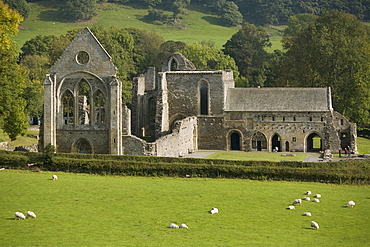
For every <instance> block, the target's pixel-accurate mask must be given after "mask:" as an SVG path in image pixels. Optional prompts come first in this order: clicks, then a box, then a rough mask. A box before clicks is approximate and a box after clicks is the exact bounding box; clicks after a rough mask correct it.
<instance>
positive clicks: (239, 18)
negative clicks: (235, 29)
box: [220, 2, 243, 26]
mask: <svg viewBox="0 0 370 247" xmlns="http://www.w3.org/2000/svg"><path fill="white" fill-rule="evenodd" d="M238 9H239V8H238V6H237V5H236V4H235V3H234V2H226V3H225V4H224V5H223V6H222V8H221V11H220V12H221V14H220V17H221V19H222V20H223V22H225V24H226V25H228V26H237V25H241V24H243V15H242V14H241V13H240V12H239V10H238Z"/></svg>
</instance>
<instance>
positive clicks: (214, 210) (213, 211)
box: [209, 208, 218, 214]
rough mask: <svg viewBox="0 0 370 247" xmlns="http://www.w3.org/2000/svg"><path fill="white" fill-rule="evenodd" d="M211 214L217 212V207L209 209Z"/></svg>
mask: <svg viewBox="0 0 370 247" xmlns="http://www.w3.org/2000/svg"><path fill="white" fill-rule="evenodd" d="M209 212H210V213H211V214H218V209H217V208H212V209H211V211H209Z"/></svg>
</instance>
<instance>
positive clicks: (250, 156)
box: [207, 151, 307, 162]
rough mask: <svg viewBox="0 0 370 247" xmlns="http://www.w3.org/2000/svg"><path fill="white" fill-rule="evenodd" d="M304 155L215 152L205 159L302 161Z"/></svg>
mask: <svg viewBox="0 0 370 247" xmlns="http://www.w3.org/2000/svg"><path fill="white" fill-rule="evenodd" d="M284 154H294V155H295V156H285V155H284ZM306 155H307V154H306V153H280V152H279V153H270V152H240V151H239V152H237V151H231V152H227V151H223V152H215V153H214V154H211V155H210V156H208V157H207V159H221V160H249V161H275V162H279V161H282V160H288V161H304V160H305V158H306Z"/></svg>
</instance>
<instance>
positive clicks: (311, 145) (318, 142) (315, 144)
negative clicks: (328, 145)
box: [306, 133, 322, 152]
mask: <svg viewBox="0 0 370 247" xmlns="http://www.w3.org/2000/svg"><path fill="white" fill-rule="evenodd" d="M306 144H307V146H306V147H307V149H306V151H307V152H319V151H321V150H322V138H321V136H320V135H319V134H317V133H311V134H310V135H308V136H307V138H306Z"/></svg>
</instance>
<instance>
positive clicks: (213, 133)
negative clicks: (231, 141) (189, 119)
mask: <svg viewBox="0 0 370 247" xmlns="http://www.w3.org/2000/svg"><path fill="white" fill-rule="evenodd" d="M226 133H227V129H225V128H224V126H223V117H199V118H198V149H203V150H226V149H227V146H226Z"/></svg>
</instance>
